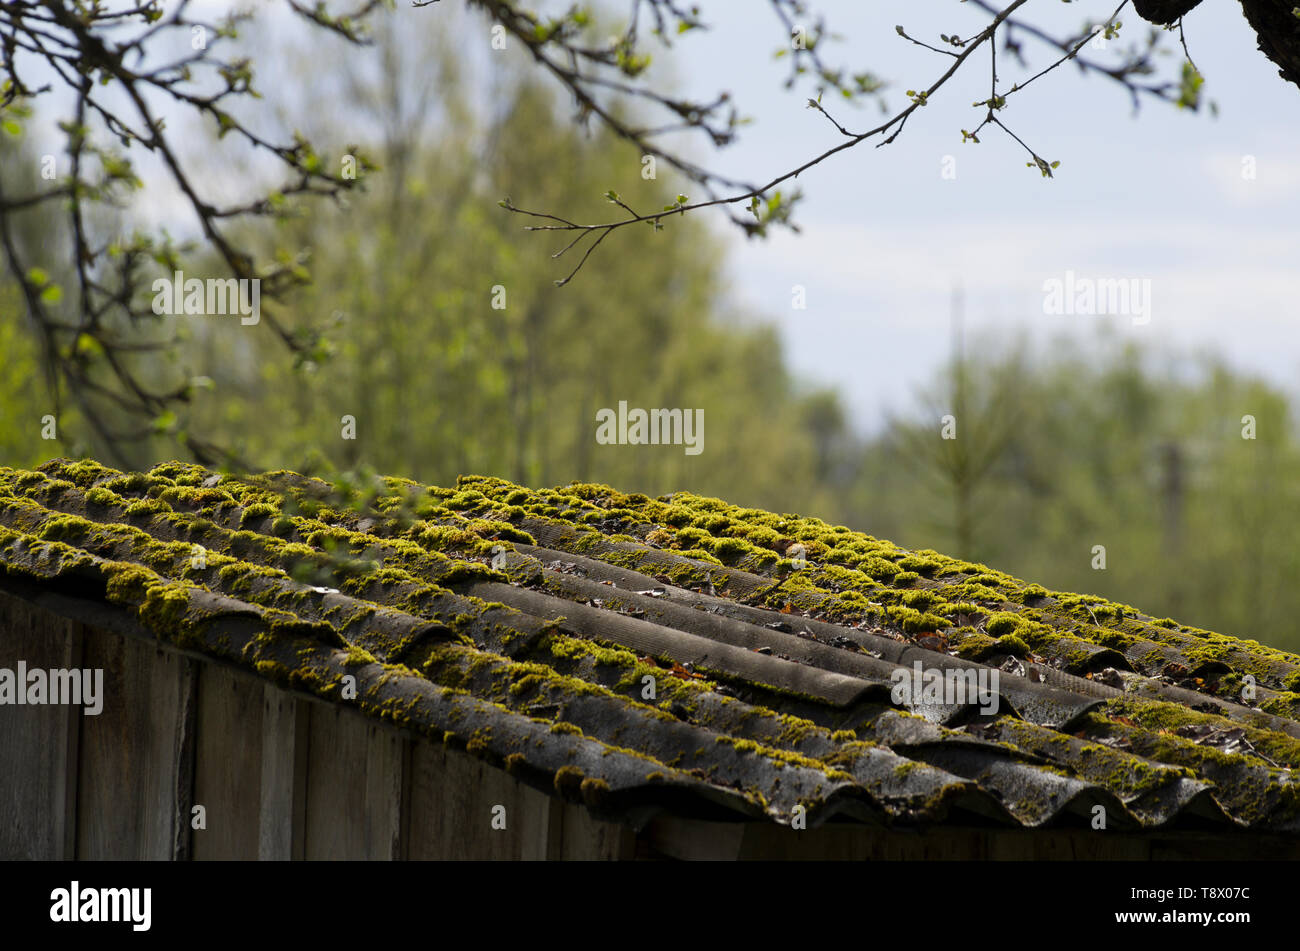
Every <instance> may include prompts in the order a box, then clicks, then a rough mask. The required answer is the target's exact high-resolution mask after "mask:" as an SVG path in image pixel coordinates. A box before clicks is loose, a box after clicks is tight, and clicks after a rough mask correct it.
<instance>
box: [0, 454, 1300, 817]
mask: <svg viewBox="0 0 1300 951" xmlns="http://www.w3.org/2000/svg"><path fill="white" fill-rule="evenodd" d="M0 569H2V571H0V587H2V588H3V589H4V590H6V591H9V592H11V593H16V594H19V595H21V596H23V597H27V598H29V599H32V600H35V601H37V603H40V604H44V605H45V606H47V607H49V608H51V609H53V610H56V611H60V612H62V613H64V614H66V615H68V616H75V617H79V618H81V619H83V620H87V621H88V622H90V623H92V624H95V625H97V626H100V627H103V628H107V629H110V630H119V631H127V632H131V633H135V634H138V635H143V636H148V637H153V638H156V639H157V640H158V641H161V642H165V643H167V644H170V645H171V646H173V647H175V648H178V649H181V650H185V651H188V652H191V653H198V654H201V655H204V656H205V657H207V658H210V659H212V660H214V661H218V662H222V663H227V664H233V665H237V666H239V667H242V668H244V669H246V670H247V671H250V672H252V673H255V674H257V675H260V676H262V677H264V678H268V679H270V680H273V681H276V682H278V683H280V684H282V685H283V686H285V687H287V688H290V689H295V690H302V691H307V692H309V693H311V694H314V695H316V696H317V697H319V698H321V699H323V700H325V701H329V702H336V703H339V704H350V705H354V706H356V707H357V708H358V709H359V710H360V711H361V712H363V713H364V714H366V715H368V716H370V717H374V718H378V719H380V720H384V721H388V722H390V723H392V724H394V725H396V726H398V727H401V728H402V729H405V730H408V731H410V732H412V733H415V734H420V735H423V736H426V737H429V738H431V739H432V740H435V741H438V742H444V743H447V744H450V745H453V746H455V747H458V748H463V749H465V750H467V751H468V752H469V753H471V754H473V755H476V756H479V757H482V758H485V759H487V760H488V761H490V762H491V763H493V764H495V765H497V766H499V767H501V768H503V769H505V770H508V771H509V772H510V773H511V774H513V775H515V776H516V777H518V778H519V779H521V780H523V781H524V782H527V783H529V784H531V785H533V786H537V787H539V788H543V789H547V790H550V791H552V792H554V793H555V794H557V795H560V796H563V797H565V798H566V799H570V800H575V801H582V802H584V803H586V805H587V806H588V807H589V808H590V809H591V810H592V811H593V812H594V813H596V814H597V815H600V816H603V817H614V818H619V819H622V820H624V821H628V822H632V823H633V824H640V823H642V822H644V821H646V820H647V819H648V818H649V817H650V816H652V815H654V814H655V813H657V812H660V811H668V812H670V813H674V814H678V815H688V816H695V817H705V818H718V819H722V818H731V819H748V820H761V819H767V820H771V821H774V822H777V823H791V822H792V821H793V820H794V819H795V818H796V817H797V816H802V817H803V818H804V819H805V820H806V822H807V824H808V825H809V826H815V825H817V824H820V823H822V822H825V821H827V820H844V821H861V822H868V823H883V824H886V825H906V826H918V825H932V824H936V823H956V824H990V823H991V824H995V825H1006V826H1008V827H1037V826H1041V825H1044V824H1070V823H1073V824H1075V825H1082V824H1084V823H1088V822H1090V821H1092V820H1093V817H1094V815H1095V814H1096V812H1095V807H1096V806H1102V807H1104V810H1105V814H1106V821H1107V828H1109V829H1112V830H1123V829H1129V830H1139V829H1146V828H1155V827H1170V828H1180V827H1184V826H1189V825H1190V826H1195V827H1201V828H1204V827H1205V826H1206V825H1209V826H1212V827H1220V828H1223V829H1225V830H1230V829H1232V828H1251V829H1257V830H1280V831H1289V832H1295V831H1296V830H1297V829H1298V828H1300V817H1298V816H1300V810H1298V809H1297V804H1298V802H1300V797H1298V795H1297V793H1298V791H1300V783H1298V782H1297V780H1296V778H1295V775H1294V774H1293V772H1292V770H1293V768H1295V767H1297V766H1300V722H1297V712H1298V710H1300V706H1298V705H1300V694H1298V693H1297V692H1296V691H1297V690H1300V657H1298V656H1297V655H1295V654H1291V653H1287V652H1283V651H1278V650H1273V649H1271V648H1268V647H1264V646H1261V645H1260V644H1258V643H1256V642H1254V641H1248V640H1238V639H1235V638H1232V637H1227V636H1224V635H1220V634H1215V633H1212V632H1209V631H1204V630H1200V629H1197V628H1194V627H1190V626H1187V625H1184V624H1180V623H1177V622H1175V621H1173V620H1169V619H1157V618H1152V617H1149V616H1147V615H1145V614H1143V613H1142V612H1140V611H1138V610H1136V609H1135V608H1132V607H1129V606H1128V605H1119V604H1114V603H1112V602H1109V601H1106V600H1104V599H1102V598H1097V597H1090V596H1081V595H1075V594H1066V593H1060V592H1052V591H1047V590H1045V589H1044V588H1042V587H1040V586H1038V585H1035V584H1026V583H1025V582H1023V581H1020V580H1018V579H1016V578H1013V577H1011V576H1009V575H1006V574H1004V573H1002V572H999V571H996V570H993V569H990V568H987V567H984V566H982V565H976V564H970V563H966V562H963V561H960V560H957V559H954V558H949V557H945V556H943V555H940V554H938V553H936V552H933V551H908V550H905V549H902V548H899V547H897V546H895V545H893V544H891V543H889V542H887V541H881V540H877V539H875V538H872V537H870V536H868V535H864V534H861V533H858V532H855V531H852V530H850V529H848V528H846V527H843V526H832V525H829V524H827V523H825V522H822V521H820V520H818V519H815V518H806V517H800V516H796V515H781V514H775V513H771V512H765V511H761V510H758V509H749V508H740V507H737V506H734V505H730V504H728V503H726V502H723V501H720V500H718V499H710V498H703V497H699V496H695V495H690V494H687V493H677V494H674V495H671V496H665V497H662V498H658V499H656V498H650V497H648V496H645V495H639V494H625V493H622V492H618V491H616V490H614V489H611V488H609V487H606V486H601V485H590V484H572V485H567V486H563V487H560V488H555V489H544V490H533V489H527V488H522V487H520V486H517V485H513V484H511V483H509V482H506V481H503V480H500V479H494V478H484V477H464V478H462V479H460V480H459V481H458V483H457V485H456V486H455V487H454V488H437V487H429V486H423V485H419V484H416V483H414V482H411V481H409V480H405V479H398V478H383V479H381V478H377V477H376V478H373V479H370V480H361V479H352V480H351V481H342V482H340V483H338V484H331V483H327V482H323V481H320V480H317V479H312V478H308V477H304V476H301V475H298V474H295V473H292V472H286V471H278V472H268V473H264V474H260V475H247V476H232V475H227V474H222V473H216V472H212V471H208V470H206V469H204V468H202V467H200V466H196V465H190V464H185V463H174V462H173V463H166V464H163V465H159V466H157V467H155V468H153V469H152V470H150V471H148V472H130V473H122V472H118V471H115V470H112V469H109V468H106V467H104V466H101V465H99V464H97V463H94V462H89V461H83V462H70V461H68V460H63V459H58V460H54V461H51V462H49V463H46V464H45V465H42V466H41V467H40V468H39V469H37V470H34V471H25V470H16V469H9V468H0ZM917 663H920V664H921V668H920V669H921V670H922V671H927V672H928V671H938V672H939V673H940V675H942V676H945V677H948V680H949V681H950V682H953V681H958V682H959V681H960V678H964V677H970V678H978V677H985V678H986V679H987V680H986V681H981V683H983V682H988V683H990V684H991V683H993V680H992V674H993V672H994V671H996V672H997V674H998V675H999V676H998V678H997V680H996V697H997V703H996V710H992V709H991V705H989V704H987V703H985V702H984V701H985V700H987V699H988V698H982V699H981V700H980V701H979V702H976V701H975V698H974V697H971V696H967V697H966V698H965V699H958V700H956V701H954V700H953V698H952V697H951V696H944V695H933V694H930V693H927V692H919V693H918V694H916V695H913V696H906V695H903V696H901V697H900V695H899V692H898V691H897V690H896V689H895V687H896V686H897V684H898V682H899V677H900V675H899V674H897V673H896V671H899V670H900V669H901V670H903V671H907V672H912V671H914V670H916V669H917V668H915V666H914V665H916V664H917ZM349 678H354V679H349ZM909 682H910V681H909ZM352 685H355V688H356V689H355V692H353V691H351V690H350V689H349V687H350V686H352ZM1243 688H1244V689H1243ZM1251 688H1253V694H1252V689H1251ZM1243 696H1244V697H1245V698H1246V699H1243ZM945 701H947V702H945Z"/></svg>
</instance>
